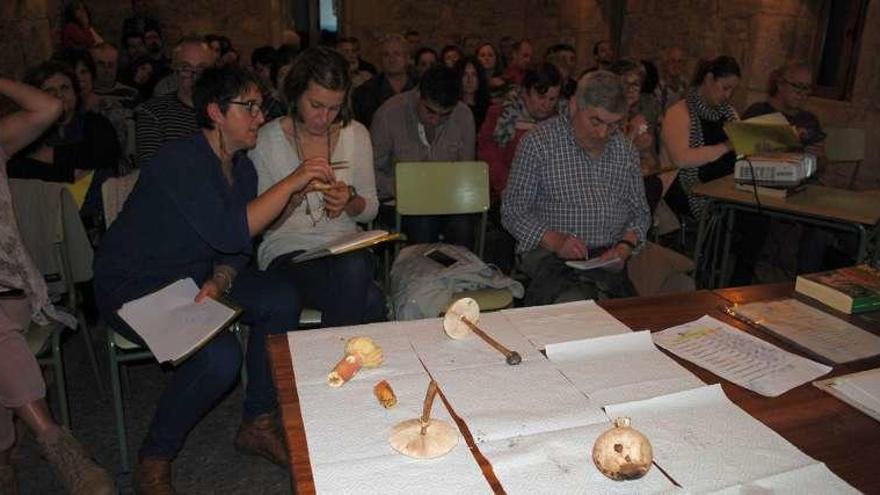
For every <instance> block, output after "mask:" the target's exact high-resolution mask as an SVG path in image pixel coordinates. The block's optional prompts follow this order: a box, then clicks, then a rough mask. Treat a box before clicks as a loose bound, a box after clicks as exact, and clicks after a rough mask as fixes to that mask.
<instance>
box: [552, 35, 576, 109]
mask: <svg viewBox="0 0 880 495" xmlns="http://www.w3.org/2000/svg"><path fill="white" fill-rule="evenodd" d="M544 61H545V62H549V63H551V64H553V65H555V66H556V68H557V69H559V74H560V75H561V76H562V89H561V91H560V93H559V96H560V97H561V98H563V99H565V100H567V99H569V98H571V97H572V96H573V95H574V92H575V90H577V80H576V79H575V78H574V71H575V68H576V67H577V52H575V50H574V47H573V46H571V45H568V44H565V43H558V44H556V45H553V46H551V47H550V48H548V49H547V53H546V55H545V56H544Z"/></svg>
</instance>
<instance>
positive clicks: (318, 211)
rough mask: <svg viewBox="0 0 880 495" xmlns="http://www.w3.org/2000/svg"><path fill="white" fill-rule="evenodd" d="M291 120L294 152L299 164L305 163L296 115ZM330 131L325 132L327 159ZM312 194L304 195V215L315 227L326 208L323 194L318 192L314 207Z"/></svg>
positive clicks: (324, 214)
mask: <svg viewBox="0 0 880 495" xmlns="http://www.w3.org/2000/svg"><path fill="white" fill-rule="evenodd" d="M291 121H292V123H293V144H294V147H295V148H296V154H297V156H298V157H299V159H300V164H302V163H305V162H306V161H307V160H309V159H307V158H305V155H304V153H303V148H304V147H303V143H302V134H301V133H300V131H299V124H298V123H297V121H296V117H291ZM330 153H331V149H330V132H327V161H330ZM312 196H313V195H312V194H310V193H306V195H305V201H303V203H305V210H306V215H308V216H309V218H310V219H311V220H312V227H316V226H317V225H318V223H320V222H321V220H324V219H325V218H327V210H326V209H325V208H324V195H323V194H321V193H318V196H317V198H318V199H317V205H316V207H313V206H312V199H311V198H312Z"/></svg>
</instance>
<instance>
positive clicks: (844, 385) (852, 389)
mask: <svg viewBox="0 0 880 495" xmlns="http://www.w3.org/2000/svg"><path fill="white" fill-rule="evenodd" d="M813 384H814V385H815V386H817V387H819V388H820V389H822V390H824V391H826V392H828V393H829V394H831V395H833V396H835V397H837V398H838V399H840V400H842V401H844V402H846V403H847V404H849V405H851V406H853V407H855V408H856V409H858V410H859V411H862V412H863V413H865V414H867V415H868V416H871V417H872V418H874V419H876V420H877V421H880V369H873V370H868V371H862V372H860V373H852V374H849V375H843V376H838V377H835V378H830V379H828V380H820V381H817V382H814V383H813Z"/></svg>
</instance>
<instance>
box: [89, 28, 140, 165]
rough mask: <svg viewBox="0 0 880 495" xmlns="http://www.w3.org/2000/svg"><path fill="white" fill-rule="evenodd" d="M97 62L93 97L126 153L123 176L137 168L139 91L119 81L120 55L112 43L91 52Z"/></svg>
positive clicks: (101, 45)
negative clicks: (117, 76)
mask: <svg viewBox="0 0 880 495" xmlns="http://www.w3.org/2000/svg"><path fill="white" fill-rule="evenodd" d="M89 51H90V52H91V54H92V59H93V60H94V61H95V79H94V83H93V87H92V94H93V95H94V96H95V98H96V99H97V105H95V108H96V109H97V111H98V113H100V114H102V115H104V116H105V117H107V119H108V120H110V123H111V124H113V128H114V129H115V130H116V136H117V137H118V138H119V147H120V149H121V150H122V154H121V156H120V158H119V173H120V174H121V175H124V174H126V173H128V172H129V171H131V170H132V169H133V168H135V164H134V157H135V153H136V150H135V124H134V108H135V106H136V105H137V104H138V103H139V101H138V100H139V98H140V94H139V93H138V90H136V89H134V88H132V87H130V86H126V85H125V84H122V83H121V82H119V81H117V80H116V74H117V70H118V67H117V64H118V60H119V52H118V51H117V50H116V48H115V47H114V46H113V45H111V44H109V43H100V44H98V45H97V46H95V47H93V48H91V50H89Z"/></svg>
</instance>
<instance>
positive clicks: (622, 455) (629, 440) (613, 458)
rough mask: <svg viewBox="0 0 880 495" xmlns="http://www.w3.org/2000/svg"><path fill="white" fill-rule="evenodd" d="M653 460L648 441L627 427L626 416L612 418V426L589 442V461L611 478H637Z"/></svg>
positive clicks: (636, 431) (618, 479)
mask: <svg viewBox="0 0 880 495" xmlns="http://www.w3.org/2000/svg"><path fill="white" fill-rule="evenodd" d="M653 460H654V453H653V450H652V449H651V442H649V441H648V437H646V436H645V435H643V434H642V433H641V432H639V431H638V430H635V429H633V428H632V427H630V419H629V418H625V417H622V418H616V419H615V420H614V427H613V428H611V429H610V430H608V431H606V432H604V433H602V434H601V435H599V438H597V439H596V443H594V444H593V463H595V464H596V467H597V468H598V469H599V471H600V472H601V473H602V474H604V475H605V476H607V477H609V478H611V479H613V480H615V481H623V480H635V479H639V478H641V477H642V476H644V475H645V474H646V473H647V472H648V470H649V469H651V463H652V462H653Z"/></svg>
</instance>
